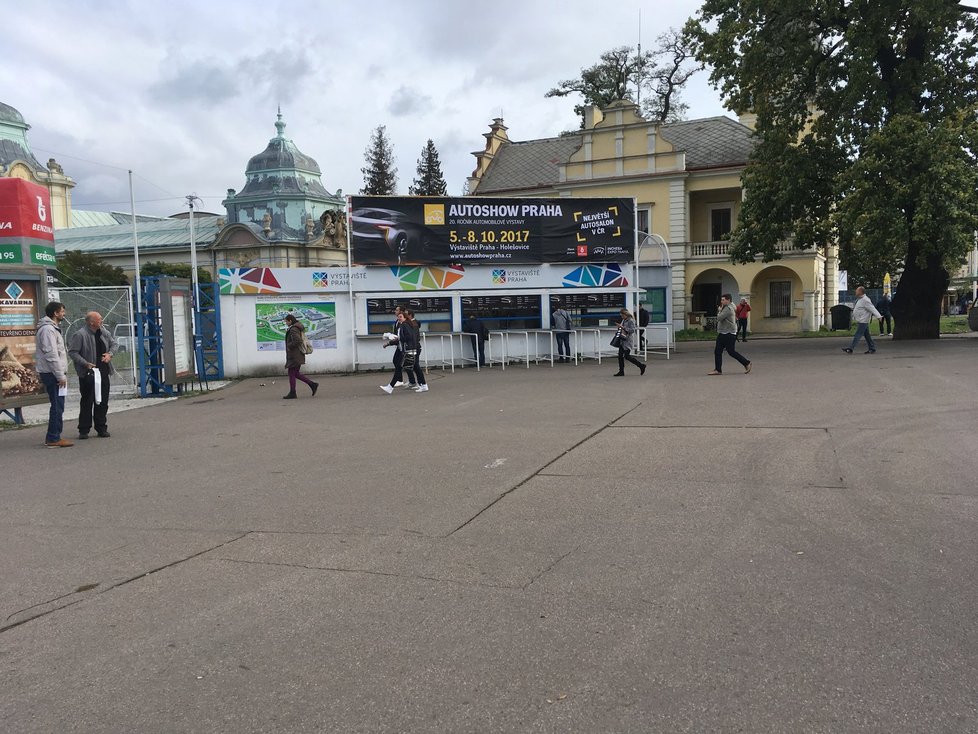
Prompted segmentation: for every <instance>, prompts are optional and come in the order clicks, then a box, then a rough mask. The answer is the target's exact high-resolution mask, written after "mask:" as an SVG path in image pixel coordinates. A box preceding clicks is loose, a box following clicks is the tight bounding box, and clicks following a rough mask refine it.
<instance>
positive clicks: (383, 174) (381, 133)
mask: <svg viewBox="0 0 978 734" xmlns="http://www.w3.org/2000/svg"><path fill="white" fill-rule="evenodd" d="M364 160H365V161H366V164H367V165H366V166H364V167H363V168H361V169H360V170H361V171H362V172H363V188H362V189H360V193H361V194H367V195H369V196H391V195H393V194H395V193H397V168H396V167H395V166H394V148H393V146H392V145H391V142H390V139H389V138H388V137H387V126H386V125H378V126H377V128H376V129H375V130H374V131H373V134H371V136H370V145H368V146H367V149H366V151H364Z"/></svg>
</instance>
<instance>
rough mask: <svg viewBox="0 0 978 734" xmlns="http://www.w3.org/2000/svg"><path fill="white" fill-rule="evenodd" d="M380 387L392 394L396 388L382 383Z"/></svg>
mask: <svg viewBox="0 0 978 734" xmlns="http://www.w3.org/2000/svg"><path fill="white" fill-rule="evenodd" d="M380 389H381V390H383V391H384V392H385V393H387V394H388V395H390V394H391V393H392V392H394V388H392V387H391V386H390V385H381V386H380Z"/></svg>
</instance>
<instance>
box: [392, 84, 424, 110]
mask: <svg viewBox="0 0 978 734" xmlns="http://www.w3.org/2000/svg"><path fill="white" fill-rule="evenodd" d="M430 105H431V97H429V96H427V95H424V94H421V93H420V92H418V90H416V89H414V88H412V87H405V86H401V87H398V88H397V89H395V90H394V93H393V94H392V95H391V100H390V102H389V103H388V104H387V111H388V112H390V113H391V114H392V115H394V117H406V116H408V115H413V114H415V113H417V112H421V111H423V110H425V109H427V108H428V107H429V106H430Z"/></svg>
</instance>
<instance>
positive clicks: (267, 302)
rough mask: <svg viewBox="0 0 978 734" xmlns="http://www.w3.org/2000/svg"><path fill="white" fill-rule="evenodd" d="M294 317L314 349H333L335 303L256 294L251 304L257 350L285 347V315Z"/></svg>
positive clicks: (334, 338)
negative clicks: (256, 300) (255, 300)
mask: <svg viewBox="0 0 978 734" xmlns="http://www.w3.org/2000/svg"><path fill="white" fill-rule="evenodd" d="M289 314H292V315H293V316H295V317H296V318H297V319H298V320H299V323H301V324H302V325H303V327H305V330H306V331H305V333H306V338H307V339H309V341H310V342H312V346H313V348H314V349H336V303H335V302H334V301H332V300H325V299H323V300H320V301H311V300H310V301H301V302H300V301H296V300H295V299H293V298H289V297H287V296H286V297H282V296H259V297H258V302H257V303H256V304H255V328H256V331H257V343H258V351H259V352H265V351H282V350H284V349H285V333H286V332H287V331H288V330H289V327H288V324H286V323H285V317H286V316H288V315H289Z"/></svg>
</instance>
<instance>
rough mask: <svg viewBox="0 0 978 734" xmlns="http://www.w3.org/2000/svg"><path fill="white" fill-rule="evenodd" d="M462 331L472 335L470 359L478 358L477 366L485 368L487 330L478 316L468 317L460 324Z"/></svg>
mask: <svg viewBox="0 0 978 734" xmlns="http://www.w3.org/2000/svg"><path fill="white" fill-rule="evenodd" d="M462 331H464V332H465V333H466V334H472V335H473V336H470V337H469V339H470V340H471V341H472V359H476V358H478V360H479V366H480V367H485V366H486V342H487V341H489V329H488V328H486V325H485V324H484V323H482V320H481V319H480V318H479V317H478V316H469V317H468V318H466V319H465V320H464V321H463V322H462Z"/></svg>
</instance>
